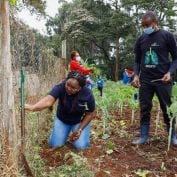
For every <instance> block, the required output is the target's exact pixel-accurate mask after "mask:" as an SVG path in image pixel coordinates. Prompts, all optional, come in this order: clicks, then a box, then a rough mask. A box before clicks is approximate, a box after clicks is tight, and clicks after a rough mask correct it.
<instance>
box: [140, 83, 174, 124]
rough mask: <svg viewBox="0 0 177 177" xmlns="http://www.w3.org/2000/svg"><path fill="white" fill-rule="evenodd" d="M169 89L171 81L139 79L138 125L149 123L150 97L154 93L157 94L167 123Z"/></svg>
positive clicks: (169, 100) (169, 102)
mask: <svg viewBox="0 0 177 177" xmlns="http://www.w3.org/2000/svg"><path fill="white" fill-rule="evenodd" d="M171 91H172V83H162V82H161V81H158V82H154V83H152V82H150V81H141V87H140V89H139V99H140V116H141V120H140V125H149V124H150V112H151V109H152V99H153V96H154V94H156V95H157V97H158V99H159V103H160V107H161V110H162V112H163V117H164V122H165V123H166V124H167V126H168V125H169V122H170V119H169V116H168V114H167V106H170V104H171Z"/></svg>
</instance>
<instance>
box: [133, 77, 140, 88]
mask: <svg viewBox="0 0 177 177" xmlns="http://www.w3.org/2000/svg"><path fill="white" fill-rule="evenodd" d="M131 85H132V86H133V87H135V88H139V87H140V86H141V85H140V80H139V76H137V75H135V76H134V78H133V81H132V82H131Z"/></svg>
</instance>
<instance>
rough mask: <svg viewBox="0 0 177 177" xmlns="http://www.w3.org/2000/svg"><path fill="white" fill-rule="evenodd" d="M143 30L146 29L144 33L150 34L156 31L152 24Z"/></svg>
mask: <svg viewBox="0 0 177 177" xmlns="http://www.w3.org/2000/svg"><path fill="white" fill-rule="evenodd" d="M143 31H144V33H146V34H148V35H149V34H152V33H153V32H154V28H153V27H152V26H150V27H147V28H144V30H143Z"/></svg>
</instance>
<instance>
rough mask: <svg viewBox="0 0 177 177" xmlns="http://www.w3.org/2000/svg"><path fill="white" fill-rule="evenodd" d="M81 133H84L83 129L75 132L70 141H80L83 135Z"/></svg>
mask: <svg viewBox="0 0 177 177" xmlns="http://www.w3.org/2000/svg"><path fill="white" fill-rule="evenodd" d="M81 132H82V130H81V129H79V130H77V131H75V132H73V133H72V135H71V137H70V140H71V141H76V140H77V139H79V137H80V135H81Z"/></svg>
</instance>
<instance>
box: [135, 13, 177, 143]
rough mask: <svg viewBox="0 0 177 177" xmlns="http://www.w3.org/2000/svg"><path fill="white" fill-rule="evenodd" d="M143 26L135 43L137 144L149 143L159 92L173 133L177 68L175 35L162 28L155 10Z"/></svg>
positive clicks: (174, 137) (143, 18) (173, 137)
mask: <svg viewBox="0 0 177 177" xmlns="http://www.w3.org/2000/svg"><path fill="white" fill-rule="evenodd" d="M141 24H142V27H143V30H144V33H143V34H142V35H141V36H140V37H139V38H138V40H137V42H136V44H135V65H134V72H135V76H134V79H133V82H132V85H133V86H135V87H138V88H139V99H140V115H141V119H140V138H139V139H138V140H136V141H134V142H133V144H143V143H146V142H147V141H148V137H149V126H150V111H151V109H152V98H153V96H154V94H155V93H156V95H157V97H158V99H159V102H160V107H161V109H162V112H163V117H164V122H165V123H166V125H167V130H168V131H169V127H170V124H169V122H170V119H169V116H168V114H167V106H170V104H171V90H172V77H171V74H172V73H173V72H174V71H175V70H176V69H177V47H176V41H175V38H174V36H173V34H171V33H170V32H168V31H165V30H163V29H159V27H158V18H157V16H156V14H155V13H154V12H152V11H148V12H146V13H145V14H144V16H143V17H142V22H141ZM169 54H170V55H171V58H172V62H171V60H170V58H169ZM174 124H175V122H173V128H172V143H173V144H174V145H177V139H176V134H175V127H174Z"/></svg>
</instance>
